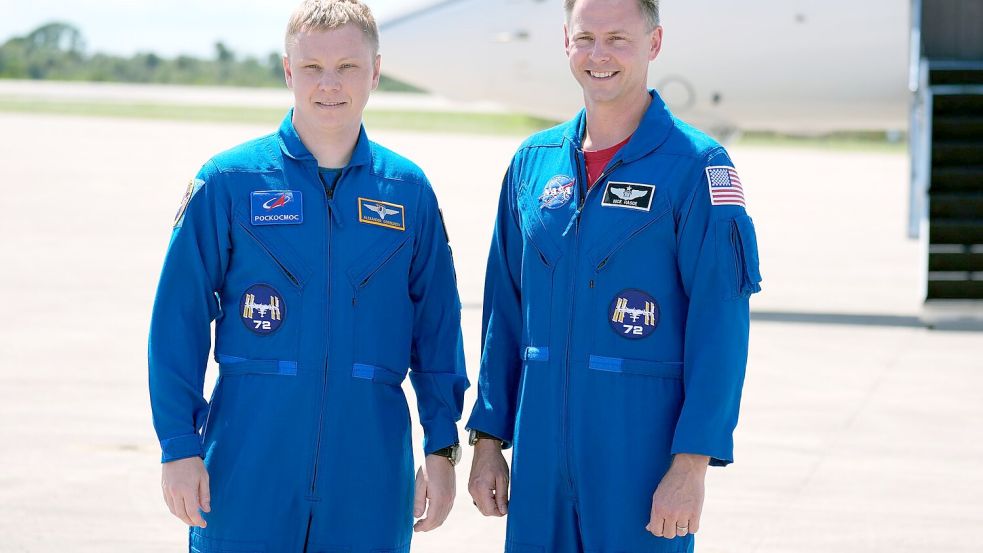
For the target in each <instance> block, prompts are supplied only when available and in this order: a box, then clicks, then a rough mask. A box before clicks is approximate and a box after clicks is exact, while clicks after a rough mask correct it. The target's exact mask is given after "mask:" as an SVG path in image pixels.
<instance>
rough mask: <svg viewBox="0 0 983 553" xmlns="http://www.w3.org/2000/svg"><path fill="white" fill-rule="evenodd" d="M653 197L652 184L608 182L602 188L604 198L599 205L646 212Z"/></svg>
mask: <svg viewBox="0 0 983 553" xmlns="http://www.w3.org/2000/svg"><path fill="white" fill-rule="evenodd" d="M654 196H655V185H654V184H640V183H637V182H614V181H608V184H607V186H605V187H604V198H603V199H601V205H603V206H608V207H623V208H625V209H637V210H639V211H648V210H650V209H652V198H653V197H654Z"/></svg>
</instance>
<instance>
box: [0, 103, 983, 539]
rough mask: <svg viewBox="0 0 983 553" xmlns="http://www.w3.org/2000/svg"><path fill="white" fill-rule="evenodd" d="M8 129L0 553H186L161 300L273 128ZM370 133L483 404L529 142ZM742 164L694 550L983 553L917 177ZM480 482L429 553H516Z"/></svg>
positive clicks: (976, 461)
mask: <svg viewBox="0 0 983 553" xmlns="http://www.w3.org/2000/svg"><path fill="white" fill-rule="evenodd" d="M0 129H2V132H0V156H2V163H0V183H2V186H3V192H4V195H3V197H4V200H5V207H4V209H3V214H2V216H0V236H2V238H0V268H2V269H0V290H2V291H3V294H2V301H0V305H2V311H0V312H2V314H3V316H2V317H0V552H3V553H7V552H37V553H54V552H59V553H63V552H71V553H86V552H100V553H105V552H130V551H139V552H165V551H166V552H175V551H182V550H186V549H185V548H186V545H185V543H186V535H187V534H186V528H185V527H183V526H182V524H181V522H180V521H178V520H177V519H175V518H173V517H172V516H171V515H170V514H169V513H168V511H167V509H166V507H165V505H164V503H163V501H162V499H161V495H160V488H159V484H160V466H159V450H158V446H157V442H156V438H155V436H154V434H153V430H152V427H151V422H150V410H149V401H148V393H147V388H146V380H147V376H146V334H147V329H148V318H149V314H150V309H151V302H152V300H153V294H154V288H155V286H156V279H157V276H158V274H159V270H160V264H161V261H162V257H163V254H164V249H165V247H166V246H167V241H168V236H169V233H170V229H171V223H172V220H173V216H174V212H175V210H176V209H177V207H178V203H179V201H180V199H181V196H182V194H183V193H184V190H185V187H186V184H187V181H188V179H189V178H190V177H192V176H193V175H194V173H195V172H196V171H197V169H198V167H199V166H200V165H201V163H203V162H204V161H205V160H206V159H207V158H208V157H209V156H210V155H212V154H213V153H215V152H217V151H219V150H222V149H225V148H227V147H229V146H232V145H234V144H236V143H239V142H242V141H244V140H246V139H249V138H252V137H255V136H258V135H261V134H266V133H267V132H270V131H271V130H272V129H269V128H259V127H255V126H245V125H215V124H206V123H179V122H162V121H153V122H151V121H139V120H120V119H98V118H83V117H57V116H30V115H24V114H16V115H15V114H0ZM369 132H370V136H372V138H374V139H375V140H376V141H378V142H380V143H382V144H384V145H386V146H389V147H391V148H394V149H396V150H397V151H399V152H401V153H403V154H404V155H407V156H408V157H410V158H412V159H414V160H415V161H417V162H418V163H419V164H420V165H421V166H422V167H423V168H424V169H425V170H426V171H427V172H428V174H429V175H430V177H431V180H432V181H433V182H434V186H435V188H436V190H437V194H438V198H439V200H440V202H441V205H442V207H443V211H444V213H445V215H446V218H447V225H448V228H449V233H450V236H451V243H452V246H453V248H454V253H455V259H456V261H457V272H458V275H459V282H460V288H461V295H462V300H463V302H464V304H465V310H464V335H465V339H466V345H467V356H468V357H467V359H468V363H469V375H470V377H471V380H472V382H475V381H476V379H477V378H476V377H477V360H478V344H479V330H480V328H479V327H480V302H481V287H482V281H483V271H484V266H485V256H486V253H487V248H488V241H489V238H490V233H491V225H492V220H493V216H494V211H495V204H496V201H497V197H498V190H499V182H500V179H501V175H502V173H503V172H504V170H505V167H506V164H507V162H508V160H509V158H510V156H511V154H512V152H513V151H514V149H515V148H516V146H517V145H518V143H519V142H520V137H505V138H503V137H486V136H467V135H441V134H420V133H400V132H391V131H387V132H378V133H374V132H372V130H371V129H369ZM732 154H733V157H734V159H735V161H736V164H737V166H738V168H739V170H740V172H741V177H742V180H743V182H744V184H745V188H746V190H747V193H748V200H749V211H750V213H751V215H752V216H753V217H754V219H755V221H756V224H757V230H758V236H759V239H760V245H761V259H762V273H763V275H764V279H765V280H764V282H763V287H764V292H763V293H762V294H760V295H758V296H756V297H755V298H754V299H753V301H752V310H753V312H754V321H753V328H752V343H751V354H750V362H749V368H748V378H747V385H746V387H745V397H744V402H743V408H742V418H741V424H740V427H739V429H738V433H737V436H736V440H737V451H736V457H737V459H736V463H735V464H734V465H732V466H731V467H728V468H726V469H711V470H710V475H709V477H708V494H707V503H706V507H705V511H704V516H703V523H702V528H701V531H700V534H699V537H698V542H697V543H698V546H697V548H698V551H701V552H707V553H711V552H713V553H751V552H755V553H833V552H835V553H854V552H856V553H860V552H864V553H869V552H890V553H908V552H910V553H924V552H925V551H946V552H947V553H970V552H977V553H978V552H980V551H983V546H981V541H983V538H980V530H981V529H983V470H981V461H980V459H981V458H983V440H981V439H980V437H981V435H983V431H981V429H983V333H979V332H976V333H973V332H941V331H930V330H926V329H924V328H922V327H921V326H919V325H918V323H917V315H918V311H919V309H920V298H919V289H920V283H919V277H920V271H921V269H920V266H919V259H920V253H919V247H918V244H917V243H916V242H912V241H909V240H907V239H906V238H905V222H906V211H905V210H906V201H907V200H906V198H907V184H906V183H907V176H908V165H907V159H906V157H905V156H904V155H903V154H901V153H874V152H858V151H833V150H817V149H807V148H781V147H769V148H764V147H737V148H734V149H732ZM210 375H211V378H213V377H214V367H212V368H211V369H210ZM211 378H209V383H210V382H211ZM406 389H407V392H408V395H410V398H411V402H412V389H411V388H410V387H409V386H408V384H407V385H406ZM474 391H475V390H474V388H473V387H472V389H471V390H469V392H468V395H467V399H466V409H467V410H469V409H470V406H471V404H472V403H473V401H474ZM206 397H207V392H206ZM411 411H412V409H411ZM465 416H466V414H465ZM463 438H464V436H463V433H462V439H463ZM419 443H420V442H419V433H417V435H416V442H415V444H416V445H415V447H416V448H417V455H418V456H419V454H420V452H419V447H420V446H419ZM613 454H616V452H614V453H613ZM469 467H470V451H469V448H465V459H464V462H463V464H462V466H461V467H459V469H458V498H457V504H456V507H455V509H454V511H453V512H452V513H451V515H450V518H449V519H448V520H447V522H446V524H445V525H444V527H442V528H440V529H438V530H437V531H436V532H433V533H431V534H427V535H417V536H416V537H415V539H414V548H413V550H414V551H419V552H428V553H429V552H433V553H452V552H453V553H459V552H461V551H468V552H471V553H492V552H500V551H502V544H503V539H504V529H505V524H504V520H503V519H485V518H482V517H481V516H480V515H479V514H478V513H477V511H476V510H475V509H474V508H473V507H472V505H471V501H470V497H469V496H468V495H467V491H466V488H467V485H466V484H467V476H468V469H469ZM342 477H343V476H342ZM269 508H270V509H274V508H275V506H269Z"/></svg>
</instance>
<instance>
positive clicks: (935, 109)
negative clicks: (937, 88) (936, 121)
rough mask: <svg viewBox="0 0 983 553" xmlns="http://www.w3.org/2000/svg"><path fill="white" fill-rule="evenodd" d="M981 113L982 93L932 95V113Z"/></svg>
mask: <svg viewBox="0 0 983 553" xmlns="http://www.w3.org/2000/svg"><path fill="white" fill-rule="evenodd" d="M980 114H983V94H937V95H935V96H933V97H932V115H933V116H934V117H939V116H945V115H963V116H966V115H980Z"/></svg>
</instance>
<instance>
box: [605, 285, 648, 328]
mask: <svg viewBox="0 0 983 553" xmlns="http://www.w3.org/2000/svg"><path fill="white" fill-rule="evenodd" d="M608 323H609V324H610V325H611V330H613V331H615V332H616V333H618V336H621V337H622V338H628V339H631V340H638V339H641V338H645V337H646V336H648V335H649V334H652V331H654V330H655V327H656V326H658V325H659V304H658V303H656V301H655V298H653V297H652V295H651V294H649V293H648V292H645V291H644V290H638V289H635V288H628V289H627V290H622V291H621V292H618V295H617V296H615V297H614V299H613V300H612V301H611V306H610V307H609V308H608Z"/></svg>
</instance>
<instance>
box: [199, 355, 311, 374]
mask: <svg viewBox="0 0 983 553" xmlns="http://www.w3.org/2000/svg"><path fill="white" fill-rule="evenodd" d="M215 361H216V362H217V363H218V368H219V374H221V375H222V376H234V375H242V374H276V375H282V376H296V375H297V362H296V361H283V360H278V359H246V358H243V357H235V356H232V355H224V354H221V353H219V354H216V355H215Z"/></svg>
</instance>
